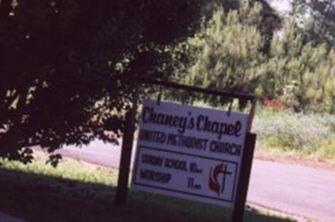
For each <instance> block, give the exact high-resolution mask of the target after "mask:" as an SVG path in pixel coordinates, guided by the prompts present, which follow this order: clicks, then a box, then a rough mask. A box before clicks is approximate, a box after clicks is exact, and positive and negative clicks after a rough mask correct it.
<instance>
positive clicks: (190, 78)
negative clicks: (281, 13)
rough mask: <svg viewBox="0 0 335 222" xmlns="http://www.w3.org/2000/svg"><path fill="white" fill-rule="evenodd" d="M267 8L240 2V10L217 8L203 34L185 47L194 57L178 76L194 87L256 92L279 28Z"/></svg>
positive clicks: (275, 19)
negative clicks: (273, 37) (262, 65)
mask: <svg viewBox="0 0 335 222" xmlns="http://www.w3.org/2000/svg"><path fill="white" fill-rule="evenodd" d="M265 6H267V5H265ZM265 6H264V4H261V3H260V2H258V1H238V7H237V9H235V8H231V9H228V10H227V9H226V8H225V7H224V5H219V6H217V8H216V10H215V12H214V13H213V16H212V18H211V19H210V20H209V21H208V22H206V23H204V25H203V27H202V29H201V31H199V32H198V33H197V34H196V35H195V36H194V37H192V38H189V39H188V41H187V42H186V43H184V45H182V46H183V49H184V48H186V49H187V50H189V51H190V52H189V55H191V56H190V57H191V58H189V64H188V66H185V64H184V63H183V64H181V66H180V67H179V69H178V72H177V76H178V77H179V78H181V77H182V78H183V81H184V82H185V83H187V84H191V85H199V86H203V87H210V88H216V89H225V90H231V91H235V90H238V91H244V92H253V91H254V89H255V87H256V86H257V85H256V84H257V83H258V78H259V74H258V72H257V67H258V66H259V65H260V64H262V63H263V62H264V59H265V58H266V56H267V55H268V53H269V49H268V46H270V44H271V39H272V33H273V31H274V29H275V28H276V27H278V26H279V19H278V17H277V16H276V15H275V14H273V11H271V10H268V9H267V8H266V7H265ZM265 9H267V10H265ZM178 59H179V58H178Z"/></svg>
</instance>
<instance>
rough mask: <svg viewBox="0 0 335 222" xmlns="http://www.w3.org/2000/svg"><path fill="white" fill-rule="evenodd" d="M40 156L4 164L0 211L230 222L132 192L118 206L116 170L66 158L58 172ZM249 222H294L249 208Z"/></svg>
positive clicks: (224, 212)
mask: <svg viewBox="0 0 335 222" xmlns="http://www.w3.org/2000/svg"><path fill="white" fill-rule="evenodd" d="M45 160H46V157H45V156H44V155H42V154H39V155H37V156H36V159H35V160H34V161H33V163H32V164H29V165H23V164H21V163H18V162H13V161H5V160H1V161H0V163H1V167H0V210H1V211H3V212H5V213H8V214H12V215H15V216H18V217H21V218H23V219H26V220H28V221H50V222H53V221H57V222H59V221H61V222H62V221H64V222H65V221H71V222H72V221H146V222H151V221H152V222H154V221H160V222H165V221H176V222H178V221H194V222H197V221H199V222H200V221H201V222H203V221H229V216H230V210H228V209H225V208H221V207H217V206H212V205H205V204H201V203H197V202H191V201H186V200H181V199H176V198H172V197H164V196H160V195H154V194H146V193H142V192H135V191H131V192H130V193H129V198H128V204H127V205H124V206H121V207H120V206H119V207H116V206H114V205H113V200H114V194H115V184H116V178H117V171H116V170H115V169H107V168H103V167H99V166H95V165H91V164H86V163H83V162H80V161H76V160H69V159H65V160H62V162H61V163H60V164H59V166H58V167H57V168H53V167H52V166H50V165H45V164H44V163H45ZM245 219H246V220H245V221H249V222H253V221H270V222H271V221H273V222H281V221H292V220H290V219H287V218H280V217H276V216H272V215H269V214H268V213H267V212H264V211H258V210H256V209H254V208H250V207H249V208H248V210H247V211H246V214H245Z"/></svg>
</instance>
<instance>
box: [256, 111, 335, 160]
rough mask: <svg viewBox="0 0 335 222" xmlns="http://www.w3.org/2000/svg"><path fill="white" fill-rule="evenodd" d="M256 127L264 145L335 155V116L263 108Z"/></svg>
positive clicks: (271, 147) (332, 156) (327, 155)
mask: <svg viewBox="0 0 335 222" xmlns="http://www.w3.org/2000/svg"><path fill="white" fill-rule="evenodd" d="M253 131H254V132H255V133H257V134H258V136H259V137H258V138H259V143H260V144H261V146H265V147H269V148H270V149H274V148H277V149H282V150H286V151H290V150H295V151H298V152H300V153H304V154H313V155H316V154H317V153H318V154H322V155H321V156H322V157H328V158H332V159H334V158H335V146H334V141H335V117H334V116H333V115H330V114H309V115H306V114H301V113H292V112H275V111H271V110H268V109H260V110H259V111H258V114H257V116H256V118H255V121H254V125H253Z"/></svg>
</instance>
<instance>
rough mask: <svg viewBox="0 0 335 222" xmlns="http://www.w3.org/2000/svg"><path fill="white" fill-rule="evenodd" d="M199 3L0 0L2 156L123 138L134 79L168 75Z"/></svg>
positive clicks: (192, 26) (16, 156)
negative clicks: (173, 49) (173, 53)
mask: <svg viewBox="0 0 335 222" xmlns="http://www.w3.org/2000/svg"><path fill="white" fill-rule="evenodd" d="M206 2H207V1H203V0H192V1H191V0H169V1H163V0H113V1H110V0H103V1H93V0H66V1H65V0H47V1H38V0H29V1H28V0H22V1H15V0H2V1H0V53H1V56H0V58H1V59H0V74H1V81H0V155H1V156H5V157H8V158H14V159H19V160H22V161H29V160H30V158H31V153H30V150H29V149H25V147H27V146H31V145H34V144H39V145H41V146H42V147H46V148H48V150H49V151H53V150H54V149H57V148H59V147H61V146H62V144H77V145H80V144H85V143H88V142H89V141H91V140H92V139H94V138H101V139H104V140H108V139H109V140H112V141H115V139H113V138H112V139H110V138H107V137H106V136H105V135H104V131H105V130H106V129H109V130H111V131H113V132H114V133H115V136H118V135H119V132H121V131H123V130H125V129H124V127H123V115H122V114H123V113H124V111H125V109H126V107H127V106H128V105H129V104H130V99H129V98H131V94H132V92H133V91H134V88H135V86H136V84H137V81H136V80H135V78H136V77H138V76H150V77H157V76H159V77H162V78H167V77H168V76H169V69H168V67H169V59H170V54H169V53H168V51H167V50H166V49H167V47H168V46H169V45H171V44H175V43H176V42H178V41H181V40H183V39H185V37H186V36H188V35H189V34H191V33H192V32H194V31H195V30H196V29H197V27H198V26H199V21H200V17H201V15H202V11H203V8H206V7H204V6H205V5H206V4H207V3H206Z"/></svg>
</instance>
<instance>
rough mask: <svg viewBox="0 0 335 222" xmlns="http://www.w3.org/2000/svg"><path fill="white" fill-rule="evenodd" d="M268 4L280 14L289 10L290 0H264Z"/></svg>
mask: <svg viewBox="0 0 335 222" xmlns="http://www.w3.org/2000/svg"><path fill="white" fill-rule="evenodd" d="M266 1H267V2H268V3H269V4H270V6H271V7H272V8H274V9H276V10H277V11H278V12H279V13H280V14H287V13H288V12H289V11H290V10H291V2H292V0H266Z"/></svg>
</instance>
